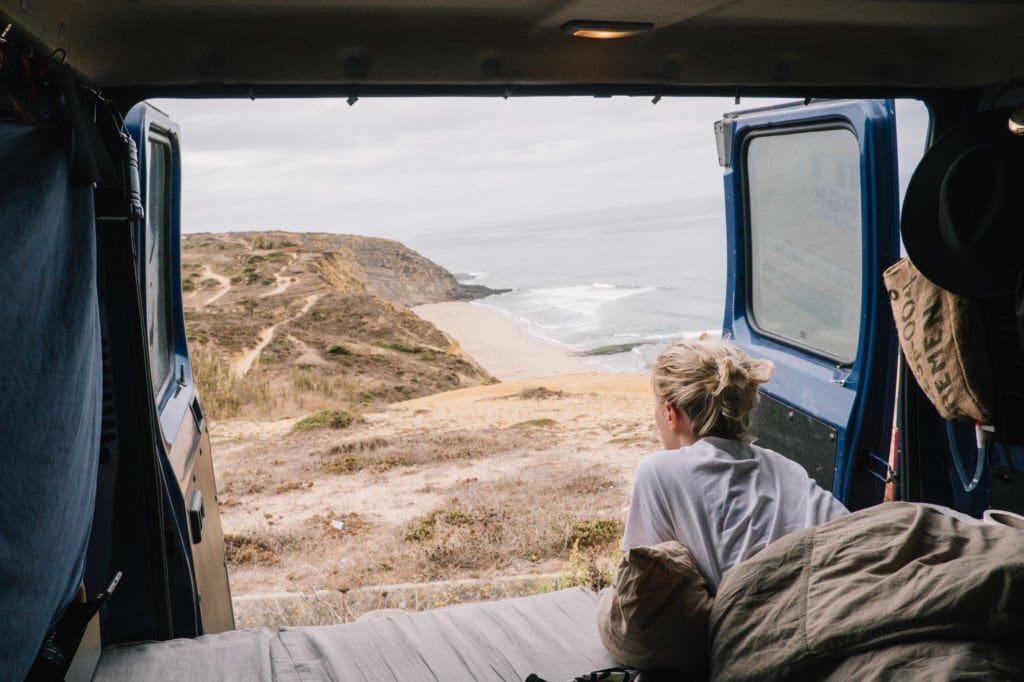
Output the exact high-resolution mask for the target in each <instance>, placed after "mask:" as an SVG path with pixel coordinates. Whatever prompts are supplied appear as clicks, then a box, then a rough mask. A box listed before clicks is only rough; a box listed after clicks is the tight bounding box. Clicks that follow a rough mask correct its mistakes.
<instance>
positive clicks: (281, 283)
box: [260, 253, 299, 298]
mask: <svg viewBox="0 0 1024 682" xmlns="http://www.w3.org/2000/svg"><path fill="white" fill-rule="evenodd" d="M298 258H299V256H298V254H295V253H293V254H292V257H291V260H289V261H288V264H287V265H285V266H284V267H283V268H281V269H280V270H279V271H277V272H276V273H274V279H275V280H277V286H276V287H274V288H273V289H271V290H270V291H268V292H266V293H265V294H260V298H267V297H269V296H277V295H278V294H283V293H284V292H285V291H287V290H288V287H290V286H291V285H292V282H293V281H294V279H293V278H291V277H285V275H284V273H285V272H287V271H288V268H290V267H291V266H292V263H294V262H295V261H296V260H298Z"/></svg>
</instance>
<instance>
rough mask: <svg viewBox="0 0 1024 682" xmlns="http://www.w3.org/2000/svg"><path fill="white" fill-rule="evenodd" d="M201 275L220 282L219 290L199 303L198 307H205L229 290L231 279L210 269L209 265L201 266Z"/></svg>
mask: <svg viewBox="0 0 1024 682" xmlns="http://www.w3.org/2000/svg"><path fill="white" fill-rule="evenodd" d="M203 276H204V277H205V278H206V279H215V280H217V281H218V282H219V283H220V286H221V288H220V291H218V292H217V293H215V294H214V295H213V296H211V297H210V298H208V299H206V300H205V301H203V302H202V303H200V304H199V306H198V307H200V308H205V307H206V306H208V305H210V304H211V303H213V302H214V301H216V300H217V299H219V298H220V297H221V296H223V295H224V294H226V293H228V292H229V291H231V280H230V279H228V278H227V277H225V276H224V275H218V274H217V273H216V272H214V271H213V270H211V269H210V266H209V265H206V266H203Z"/></svg>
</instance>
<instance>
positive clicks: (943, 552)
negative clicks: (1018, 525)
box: [710, 503, 1024, 681]
mask: <svg viewBox="0 0 1024 682" xmlns="http://www.w3.org/2000/svg"><path fill="white" fill-rule="evenodd" d="M710 628H711V642H712V645H711V660H712V679H714V680H723V681H727V680H765V679H835V680H840V679H849V678H851V677H856V678H869V679H873V678H877V677H883V678H889V677H893V676H896V675H908V676H912V677H914V678H919V679H932V680H948V679H996V680H998V679H1024V652H1022V651H1021V647H1020V644H1019V643H1020V641H1021V637H1022V636H1024V533H1021V532H1020V531H1018V530H1015V529H1011V528H1006V527H1001V526H993V525H984V524H977V523H965V522H963V521H961V520H959V519H957V518H955V517H953V516H951V515H948V514H944V513H942V512H941V511H939V510H936V509H935V508H932V507H928V506H924V505H916V504H911V503H891V504H884V505H879V506H876V507H871V508H868V509H865V510H862V511H860V512H857V513H856V514H853V515H851V516H848V517H846V518H843V519H838V520H836V521H832V522H830V523H827V524H824V525H821V526H817V527H815V528H810V529H807V530H805V531H800V532H797V533H793V534H792V535H789V536H787V537H784V538H782V539H780V540H778V541H777V542H775V543H773V544H771V545H769V546H768V547H767V548H765V549H764V550H763V551H761V552H760V553H759V554H757V555H755V556H753V557H751V558H750V559H748V560H746V561H744V562H742V563H740V564H738V565H736V566H735V567H733V568H732V569H731V570H730V571H728V572H727V573H726V575H725V578H724V579H723V581H722V583H721V585H720V587H719V591H718V595H717V598H716V600H715V604H714V606H713V607H712V610H711V626H710Z"/></svg>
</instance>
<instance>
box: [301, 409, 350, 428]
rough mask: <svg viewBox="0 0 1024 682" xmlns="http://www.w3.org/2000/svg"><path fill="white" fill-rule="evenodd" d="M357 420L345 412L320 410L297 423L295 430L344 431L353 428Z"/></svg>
mask: <svg viewBox="0 0 1024 682" xmlns="http://www.w3.org/2000/svg"><path fill="white" fill-rule="evenodd" d="M355 420H356V419H355V417H353V416H352V415H351V414H349V413H348V412H345V411H344V410H320V411H318V412H314V413H313V414H311V415H309V416H308V417H306V418H305V419H301V420H299V421H298V422H296V423H295V430H296V431H313V430H315V429H344V428H346V427H348V426H351V425H352V423H353V422H355Z"/></svg>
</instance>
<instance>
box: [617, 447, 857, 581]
mask: <svg viewBox="0 0 1024 682" xmlns="http://www.w3.org/2000/svg"><path fill="white" fill-rule="evenodd" d="M847 514H849V512H848V511H847V510H846V508H845V507H844V506H843V505H842V504H840V502H839V501H838V500H836V499H835V498H834V497H832V495H831V493H829V492H828V491H826V490H824V489H822V488H820V487H818V485H817V484H816V483H815V482H814V481H813V480H811V478H810V477H809V476H808V475H807V471H806V470H805V469H804V468H803V467H802V466H800V465H799V464H797V463H796V462H794V461H792V460H789V459H786V458H785V457H783V456H782V455H780V454H779V453H777V452H774V451H773V450H768V449H766V448H761V447H758V446H756V445H751V444H749V443H744V442H742V441H738V440H731V439H728V438H714V437H707V438H703V439H701V440H699V441H697V442H696V443H694V444H693V445H690V446H688V447H684V448H680V449H678V450H667V451H663V452H655V453H653V454H651V455H648V456H647V457H645V458H644V459H643V460H642V461H641V462H640V464H639V465H637V468H636V477H635V480H634V483H633V495H632V499H631V500H630V505H629V516H628V518H627V520H626V532H625V535H624V536H623V538H622V548H623V549H624V550H625V549H631V548H633V547H650V546H651V545H656V544H658V543H660V542H667V541H669V540H676V541H678V542H679V543H681V544H682V545H684V546H686V547H687V548H689V550H690V552H691V553H692V554H693V557H694V559H695V560H696V561H697V566H698V567H699V568H700V569H701V572H702V573H703V574H704V577H705V578H706V579H707V581H708V583H709V585H710V586H711V588H712V589H714V590H717V589H718V583H719V581H720V580H721V579H722V574H723V573H724V572H725V571H726V570H727V569H729V568H730V567H732V566H733V565H735V564H737V563H739V562H740V561H742V560H743V559H746V558H747V557H749V556H751V555H753V554H755V553H756V552H758V551H760V550H762V549H764V547H765V546H767V545H768V544H769V543H770V542H773V541H774V540H777V539H778V538H780V537H782V536H783V535H786V534H787V533H792V532H793V531H795V530H800V529H802V528H809V527H811V526H815V525H817V524H819V523H824V522H826V521H831V520H832V519H836V518H839V517H841V516H845V515H847Z"/></svg>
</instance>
